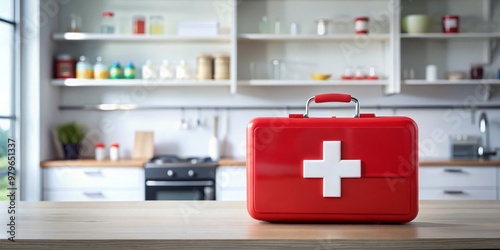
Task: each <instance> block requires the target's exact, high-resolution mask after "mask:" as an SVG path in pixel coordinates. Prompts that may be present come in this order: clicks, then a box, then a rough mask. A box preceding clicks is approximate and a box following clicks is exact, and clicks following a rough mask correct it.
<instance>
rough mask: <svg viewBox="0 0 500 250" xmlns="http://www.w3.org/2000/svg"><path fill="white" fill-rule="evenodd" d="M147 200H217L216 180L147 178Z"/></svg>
mask: <svg viewBox="0 0 500 250" xmlns="http://www.w3.org/2000/svg"><path fill="white" fill-rule="evenodd" d="M146 200H215V182H214V181H213V180H201V181H199V180H197V181H179V180H176V181H164V180H161V181H155V180H147V181H146Z"/></svg>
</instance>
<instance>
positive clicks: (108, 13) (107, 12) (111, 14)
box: [102, 11, 115, 17]
mask: <svg viewBox="0 0 500 250" xmlns="http://www.w3.org/2000/svg"><path fill="white" fill-rule="evenodd" d="M114 15H115V14H114V13H113V12H111V11H104V12H103V13H102V16H109V17H112V16H114Z"/></svg>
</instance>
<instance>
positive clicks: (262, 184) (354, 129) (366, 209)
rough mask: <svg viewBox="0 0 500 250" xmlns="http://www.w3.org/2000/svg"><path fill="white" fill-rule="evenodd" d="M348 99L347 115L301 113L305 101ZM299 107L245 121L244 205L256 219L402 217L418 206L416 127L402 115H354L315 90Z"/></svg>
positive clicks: (370, 220) (377, 219)
mask: <svg viewBox="0 0 500 250" xmlns="http://www.w3.org/2000/svg"><path fill="white" fill-rule="evenodd" d="M311 102H315V103H326V102H354V103H356V114H355V116H354V118H352V117H346V118H344V117H342V118H339V117H309V115H308V109H309V107H308V106H309V103H311ZM307 103H308V104H307V108H306V114H290V115H289V117H259V118H255V119H253V120H252V121H250V123H249V124H248V126H247V183H248V186H247V210H248V213H249V214H250V215H251V216H252V217H253V218H254V219H258V220H265V221H285V222H364V223H380V222H388V223H404V222H408V221H411V220H413V219H414V218H415V217H416V216H417V213H418V131H417V130H418V128H417V125H416V124H415V122H414V121H413V120H412V119H410V118H408V117H397V116H395V117H376V116H375V114H359V102H358V100H357V99H356V98H353V97H351V96H350V95H346V94H335V93H330V94H321V95H316V96H314V97H311V98H310V99H309V100H308V102H307Z"/></svg>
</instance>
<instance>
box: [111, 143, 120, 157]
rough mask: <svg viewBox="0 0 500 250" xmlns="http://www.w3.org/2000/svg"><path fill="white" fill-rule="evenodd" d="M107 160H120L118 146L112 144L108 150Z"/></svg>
mask: <svg viewBox="0 0 500 250" xmlns="http://www.w3.org/2000/svg"><path fill="white" fill-rule="evenodd" d="M109 159H111V160H112V161H118V160H119V159H120V144H118V143H112V144H111V147H110V148H109Z"/></svg>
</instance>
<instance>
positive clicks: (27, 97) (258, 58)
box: [0, 0, 500, 200]
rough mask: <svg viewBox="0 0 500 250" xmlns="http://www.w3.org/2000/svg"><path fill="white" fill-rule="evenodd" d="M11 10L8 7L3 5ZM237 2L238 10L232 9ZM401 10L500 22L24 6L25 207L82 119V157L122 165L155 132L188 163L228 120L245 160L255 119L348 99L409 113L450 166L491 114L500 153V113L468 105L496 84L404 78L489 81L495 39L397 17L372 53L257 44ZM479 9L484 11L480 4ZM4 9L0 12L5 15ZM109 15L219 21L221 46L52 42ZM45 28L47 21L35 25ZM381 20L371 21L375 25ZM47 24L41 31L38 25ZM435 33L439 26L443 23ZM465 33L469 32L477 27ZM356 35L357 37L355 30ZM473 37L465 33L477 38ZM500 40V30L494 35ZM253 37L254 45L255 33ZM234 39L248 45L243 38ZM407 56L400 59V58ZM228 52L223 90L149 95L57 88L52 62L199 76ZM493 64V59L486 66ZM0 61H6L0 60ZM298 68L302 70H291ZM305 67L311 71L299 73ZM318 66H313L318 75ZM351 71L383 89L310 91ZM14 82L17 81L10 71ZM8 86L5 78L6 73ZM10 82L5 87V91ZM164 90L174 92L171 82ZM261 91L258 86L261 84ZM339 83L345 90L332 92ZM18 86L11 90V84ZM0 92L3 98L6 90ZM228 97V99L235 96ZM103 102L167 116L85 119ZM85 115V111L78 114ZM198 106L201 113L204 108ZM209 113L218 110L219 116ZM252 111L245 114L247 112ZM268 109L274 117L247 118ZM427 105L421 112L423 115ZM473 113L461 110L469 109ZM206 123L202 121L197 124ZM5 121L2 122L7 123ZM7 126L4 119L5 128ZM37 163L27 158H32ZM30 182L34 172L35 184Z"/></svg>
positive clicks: (220, 3)
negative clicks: (73, 18)
mask: <svg viewBox="0 0 500 250" xmlns="http://www.w3.org/2000/svg"><path fill="white" fill-rule="evenodd" d="M2 1H7V0H2ZM236 3H238V5H236ZM394 3H396V4H398V3H401V6H403V7H404V8H401V16H404V15H407V14H414V13H428V14H431V15H433V16H435V17H440V16H442V15H444V14H450V13H454V14H460V15H461V16H462V17H463V20H464V22H469V23H477V22H480V21H482V20H484V19H488V20H490V17H491V21H493V22H496V23H498V22H500V20H498V18H500V14H499V11H500V7H499V6H500V4H499V3H498V1H496V0H481V1H476V0H423V1H409V0H402V1H399V0H391V1H387V0H373V1H369V0H357V1H347V0H344V1H342V0H335V1H334V0H332V1H329V0H314V1H299V0H256V1H249V0H247V1H233V0H182V1H180V0H168V1H159V0H147V1H118V0H87V1H79V0H59V1H56V0H43V1H35V0H27V1H23V5H22V6H21V13H23V17H22V20H23V22H24V24H23V25H22V27H21V29H22V30H21V33H22V34H21V40H22V43H21V49H22V50H23V51H25V52H26V53H23V54H22V57H21V60H22V69H23V75H22V82H23V90H22V93H21V94H22V100H21V102H22V110H21V111H22V113H21V114H22V118H23V119H22V121H23V124H22V127H21V131H22V135H23V137H22V140H23V141H22V142H24V145H25V146H24V147H23V152H25V154H24V156H23V158H22V160H23V182H25V183H29V185H30V186H27V187H25V188H24V191H23V199H26V200H37V199H39V197H40V190H39V188H40V186H41V185H40V167H39V162H40V161H42V160H48V159H54V157H55V155H56V154H55V151H54V148H53V144H52V138H51V135H50V131H51V129H53V128H54V126H55V125H57V124H59V123H62V122H65V121H73V120H76V121H78V122H80V123H83V124H85V125H86V126H87V128H89V130H90V131H91V136H90V137H89V138H87V141H88V142H89V143H88V144H87V145H90V146H87V147H86V148H84V150H83V154H84V156H92V153H93V148H92V145H93V143H95V142H98V141H102V142H104V143H105V144H107V145H109V144H110V143H112V142H118V143H120V146H121V150H122V152H121V153H122V156H123V157H129V156H130V155H131V151H132V149H133V142H134V132H135V131H140V130H150V131H154V133H155V153H156V154H179V155H181V156H190V155H206V154H207V153H208V141H209V138H210V136H211V135H212V132H211V131H212V125H213V124H212V122H211V121H212V118H213V116H214V115H215V114H217V115H219V116H220V117H221V122H220V126H219V134H220V135H221V139H223V142H224V143H223V156H225V157H230V158H244V156H245V148H244V147H245V146H244V145H245V127H246V124H247V123H248V121H250V120H251V119H252V118H254V117H259V116H285V115H287V114H288V113H290V112H293V113H302V112H303V110H302V109H290V108H289V107H302V106H303V105H304V103H305V101H306V99H307V98H308V97H310V96H312V95H314V94H316V93H323V92H346V93H351V94H352V95H353V96H355V97H357V98H358V99H359V100H360V101H361V107H362V112H374V113H376V114H377V115H405V116H409V117H411V118H413V119H414V120H415V121H416V122H417V124H418V125H419V136H420V145H421V150H420V153H421V154H420V156H421V157H442V158H446V157H448V156H449V155H450V152H449V138H448V136H449V135H455V134H475V135H478V134H479V129H478V122H477V120H478V117H479V114H480V112H483V111H484V112H486V113H487V114H488V118H489V120H490V124H491V142H492V146H493V147H500V140H495V139H496V138H500V111H499V110H497V109H491V108H490V109H482V108H478V109H477V110H476V109H473V110H471V109H470V105H499V104H500V95H499V94H498V87H497V86H498V85H491V90H490V91H491V93H492V94H491V96H490V97H489V98H488V99H485V97H487V96H485V95H484V92H485V85H481V84H479V83H477V82H476V83H470V84H462V85H452V84H449V82H445V84H440V82H435V83H430V84H425V85H410V84H409V83H410V82H405V81H402V80H401V79H400V76H401V72H402V71H403V70H404V69H408V68H413V69H414V70H415V77H416V78H417V79H422V78H424V72H425V71H424V70H425V66H426V65H428V64H436V65H437V66H438V72H439V75H440V77H441V78H442V77H443V76H444V73H445V71H448V70H461V71H466V72H467V71H468V70H469V68H470V65H471V64H472V63H477V62H483V63H490V64H489V65H487V66H486V68H485V69H486V72H487V74H486V75H487V76H488V77H493V76H495V78H496V72H497V70H498V68H499V67H500V57H499V53H498V52H497V51H496V50H493V49H490V43H489V42H488V41H490V40H491V41H495V39H496V38H492V39H489V38H488V39H480V38H471V39H457V40H453V39H437V40H433V39H407V38H401V37H400V36H399V26H398V25H399V14H398V13H395V14H394V19H393V20H392V21H390V22H389V21H388V22H386V25H384V24H383V23H384V22H381V23H382V28H381V29H379V31H378V32H379V33H380V34H378V35H380V37H381V39H373V40H370V41H369V43H368V44H367V45H366V46H365V45H362V46H359V45H356V44H353V42H352V40H354V39H353V38H351V39H344V40H339V39H335V38H332V39H325V40H318V39H314V38H313V39H310V40H308V41H298V40H294V39H293V38H284V39H282V40H281V41H269V40H266V38H264V39H255V38H252V36H251V34H254V33H257V32H258V25H259V21H260V20H261V19H262V16H268V17H269V20H270V21H271V22H274V20H275V19H276V18H279V19H280V22H281V23H282V27H283V29H284V30H285V32H288V31H287V30H288V27H289V26H290V23H292V22H297V23H299V24H300V28H301V33H302V34H313V33H314V27H315V25H316V24H315V19H318V18H325V17H326V18H336V17H339V16H346V15H347V16H349V18H354V17H356V16H372V15H376V14H377V13H385V12H384V11H387V10H388V9H390V8H389V7H388V6H389V5H390V4H394ZM478 3H480V4H478ZM2 9H3V8H2ZM103 11H114V12H116V13H117V16H118V15H122V16H131V15H133V14H145V15H151V14H162V15H163V16H164V17H165V18H166V20H167V26H166V31H167V32H169V34H171V35H174V34H175V33H174V32H175V22H176V21H177V20H183V19H200V18H202V19H216V20H218V21H219V22H220V23H221V32H222V33H223V34H222V35H221V39H220V41H219V40H217V41H213V40H212V41H204V40H200V41H196V40H192V41H180V42H179V41H171V40H166V41H162V42H155V41H149V40H143V41H107V40H101V41H67V40H65V39H55V38H54V37H53V35H54V34H58V33H63V32H65V31H66V30H67V28H68V26H69V20H70V14H72V13H75V14H77V15H79V16H80V17H81V18H82V28H83V30H84V31H85V32H89V33H95V32H98V31H99V22H100V16H101V14H102V12H103ZM37 18H39V19H37ZM372 18H373V16H372ZM38 20H40V23H38ZM435 26H436V28H438V27H439V25H438V24H436V25H435ZM469 27H473V26H471V25H469ZM348 28H352V27H351V26H348ZM472 29H473V28H470V29H469V32H472V31H473V30H472ZM497 32H498V31H497ZM249 34H250V35H249ZM238 36H239V38H240V39H238ZM346 43H347V45H352V46H355V47H354V48H357V49H358V50H357V51H358V52H359V53H354V54H353V55H352V56H351V57H350V58H348V57H346V56H344V53H343V52H342V50H341V49H340V47H339V44H344V45H346ZM399 47H401V49H399ZM218 52H225V53H229V54H230V55H231V63H232V64H231V80H230V81H228V82H227V84H226V83H224V84H222V85H223V86H211V85H210V84H207V85H209V86H204V85H203V84H202V83H200V84H196V83H195V84H190V85H193V86H157V87H154V88H147V87H144V86H142V85H141V84H137V85H136V86H128V87H116V86H87V87H72V86H66V84H65V82H64V81H63V82H61V81H54V80H53V79H52V78H53V74H52V63H53V59H54V57H55V56H56V55H58V54H61V53H69V54H71V55H72V56H73V57H75V58H78V57H79V56H80V55H85V56H87V58H89V59H90V60H91V62H94V60H95V58H96V57H97V56H102V57H103V58H104V60H105V62H106V63H108V64H110V63H111V62H112V61H115V60H117V61H120V62H122V63H125V62H126V61H129V60H131V61H134V62H135V64H136V66H137V67H138V68H139V67H140V66H141V65H142V64H143V63H144V62H145V61H146V60H148V59H149V60H152V61H153V62H154V63H156V64H160V63H161V61H162V60H164V59H167V60H169V61H170V62H171V63H173V64H174V65H176V64H177V63H178V62H179V61H180V60H186V61H187V63H188V64H189V65H190V66H191V68H192V69H193V70H194V68H195V67H194V66H195V59H196V55H197V54H198V53H211V54H213V53H218ZM490 57H491V61H489V60H490ZM272 59H283V60H285V61H287V62H291V64H290V65H299V66H297V68H295V69H293V70H289V72H287V73H288V75H289V78H292V79H285V80H278V81H274V80H269V79H267V80H264V81H258V80H256V79H254V77H253V74H252V72H251V70H250V65H251V64H252V63H254V62H266V63H267V62H269V61H270V60H272ZM2 60H3V57H2ZM293 63H296V64H293ZM300 65H307V66H304V67H301V66H300ZM311 65H312V66H311ZM347 65H353V66H357V65H359V66H365V67H366V66H369V65H376V66H377V69H378V71H379V73H381V74H383V75H384V76H385V77H386V79H383V80H382V81H380V82H375V83H370V82H365V83H362V84H359V85H361V86H353V85H356V83H353V84H345V83H342V82H340V81H332V82H331V84H330V85H329V86H321V85H318V83H317V82H313V81H311V79H310V78H309V74H310V73H314V72H329V73H333V75H334V76H333V77H334V78H338V76H339V74H341V73H342V71H343V68H344V67H345V66H347ZM11 72H12V71H11ZM2 77H3V75H2ZM4 82H5V81H2V83H1V84H4ZM164 85H168V83H165V84H164ZM259 85H260V86H259ZM335 85H338V86H335ZM9 86H11V85H9ZM3 89H4V88H3V85H2V92H3ZM231 92H232V93H231ZM98 104H135V105H138V106H139V107H140V106H156V107H163V108H161V109H158V110H135V111H134V110H131V111H99V110H96V109H91V110H78V108H82V107H88V105H91V106H92V107H95V105H98ZM378 105H382V106H389V107H390V106H401V105H402V106H405V105H411V106H417V108H413V109H401V108H380V109H363V106H371V107H376V106H378ZM70 107H77V109H76V110H75V109H70ZM182 107H185V108H186V107H194V108H192V109H185V112H184V117H185V118H186V119H188V121H190V122H191V123H192V124H194V122H195V120H196V119H198V118H199V117H200V118H201V119H202V121H203V122H202V126H201V127H196V128H191V129H188V130H179V129H176V126H175V125H176V123H177V122H178V121H179V120H180V119H181V118H182V117H183V111H182V109H181V108H182ZM197 107H199V108H201V109H200V110H201V112H200V111H199V110H198V109H197ZM207 107H219V108H218V109H212V108H207ZM244 107H246V108H245V109H243V108H244ZM248 107H267V108H270V109H259V108H248ZM418 107H421V108H418ZM464 107H465V108H464ZM352 112H353V109H344V108H342V109H340V108H339V109H333V108H332V110H324V109H322V110H313V115H318V116H328V115H337V116H351V115H352ZM200 113H201V115H200ZM0 115H1V114H0ZM10 121H12V119H9V120H5V121H4V123H3V125H0V126H3V128H4V129H9V128H11V127H12V126H10V125H9V124H10ZM27 155H29V156H27ZM28 173H29V174H28Z"/></svg>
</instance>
